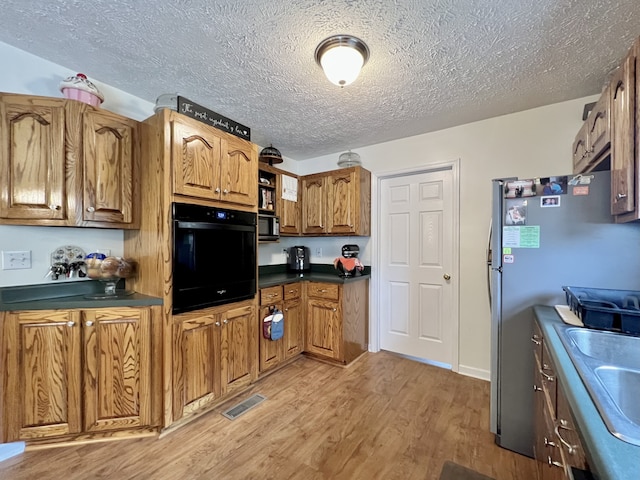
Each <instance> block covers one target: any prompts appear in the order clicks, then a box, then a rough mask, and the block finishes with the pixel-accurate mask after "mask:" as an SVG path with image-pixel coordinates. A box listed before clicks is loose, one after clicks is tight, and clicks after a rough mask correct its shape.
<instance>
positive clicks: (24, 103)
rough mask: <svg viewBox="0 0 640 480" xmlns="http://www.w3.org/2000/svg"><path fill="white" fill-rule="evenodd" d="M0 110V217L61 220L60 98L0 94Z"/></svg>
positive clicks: (64, 211) (63, 157)
mask: <svg viewBox="0 0 640 480" xmlns="http://www.w3.org/2000/svg"><path fill="white" fill-rule="evenodd" d="M0 116H1V118H0V122H1V124H0V149H1V150H0V183H1V184H2V185H3V188H2V189H1V190H0V218H3V219H15V220H57V221H58V222H54V224H57V225H64V224H65V222H66V220H67V206H66V191H65V161H66V154H65V109H64V100H61V99H47V98H43V97H31V96H27V95H0Z"/></svg>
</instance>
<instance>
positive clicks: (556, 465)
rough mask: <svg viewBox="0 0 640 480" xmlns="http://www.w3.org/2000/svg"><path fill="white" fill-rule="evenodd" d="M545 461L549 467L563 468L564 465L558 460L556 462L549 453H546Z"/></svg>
mask: <svg viewBox="0 0 640 480" xmlns="http://www.w3.org/2000/svg"><path fill="white" fill-rule="evenodd" d="M547 463H548V464H549V466H550V467H559V468H564V465H563V464H562V463H560V462H556V461H555V460H554V459H553V458H551V455H547Z"/></svg>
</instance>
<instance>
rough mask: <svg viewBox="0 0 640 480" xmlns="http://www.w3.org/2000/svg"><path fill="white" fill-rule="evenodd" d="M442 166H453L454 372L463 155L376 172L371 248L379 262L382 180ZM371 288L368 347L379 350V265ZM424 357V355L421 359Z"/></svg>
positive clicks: (457, 363)
mask: <svg viewBox="0 0 640 480" xmlns="http://www.w3.org/2000/svg"><path fill="white" fill-rule="evenodd" d="M442 170H450V171H451V180H452V182H451V188H452V192H451V193H452V217H453V232H452V236H453V258H452V263H453V265H452V266H451V276H452V279H451V280H452V281H451V287H452V288H453V292H452V305H451V316H452V319H453V325H452V338H453V339H454V341H453V346H452V348H453V351H452V358H453V361H452V363H451V370H452V371H454V372H458V371H459V366H460V358H459V356H460V352H459V347H460V334H459V332H460V300H459V298H460V296H459V294H460V159H459V158H456V159H454V160H451V161H448V162H439V163H431V164H428V165H424V166H420V167H413V168H409V169H402V170H392V171H385V172H380V173H378V174H376V175H375V176H376V181H375V182H372V185H371V187H372V192H371V200H372V205H371V211H372V213H373V215H372V218H371V231H372V232H374V233H375V235H373V236H372V237H371V251H372V253H373V260H374V262H373V265H380V262H381V256H382V252H381V251H380V248H381V247H380V245H381V242H380V239H381V238H382V237H381V235H382V232H381V225H380V224H381V222H380V218H381V214H382V208H381V198H380V197H381V194H382V181H383V180H388V179H390V178H395V177H402V176H406V175H419V174H422V173H430V172H436V171H442ZM371 283H372V285H371V292H372V293H373V295H372V296H371V299H370V302H369V311H370V313H371V315H370V318H369V351H370V352H379V351H380V311H381V308H380V302H381V299H382V298H383V296H382V292H381V281H380V269H379V268H373V271H372V274H371ZM419 360H423V359H419ZM433 363H434V364H436V365H441V364H439V363H436V362H433Z"/></svg>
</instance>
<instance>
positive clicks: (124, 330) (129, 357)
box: [83, 308, 152, 432]
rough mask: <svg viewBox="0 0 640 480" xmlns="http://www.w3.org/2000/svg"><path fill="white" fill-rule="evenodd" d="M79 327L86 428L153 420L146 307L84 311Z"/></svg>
mask: <svg viewBox="0 0 640 480" xmlns="http://www.w3.org/2000/svg"><path fill="white" fill-rule="evenodd" d="M83 329H84V393H85V403H84V406H85V408H84V417H85V421H84V424H85V430H86V431H89V432H95V431H103V430H113V429H120V428H127V427H140V426H145V425H151V424H152V419H151V399H152V392H151V319H150V311H149V309H138V308H109V309H104V310H88V311H85V312H83Z"/></svg>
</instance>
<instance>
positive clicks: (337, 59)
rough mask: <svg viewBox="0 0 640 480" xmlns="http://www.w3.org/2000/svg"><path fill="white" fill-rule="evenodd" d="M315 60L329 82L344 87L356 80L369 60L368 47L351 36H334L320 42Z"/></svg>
mask: <svg viewBox="0 0 640 480" xmlns="http://www.w3.org/2000/svg"><path fill="white" fill-rule="evenodd" d="M315 58H316V62H317V63H318V65H320V66H321V67H322V69H323V70H324V74H325V75H326V76H327V78H328V79H329V81H330V82H331V83H335V84H336V85H338V86H340V87H344V86H345V85H349V84H350V83H352V82H353V81H354V80H355V79H356V78H358V75H359V74H360V69H361V68H362V67H363V66H364V64H365V63H367V60H369V47H367V44H366V43H364V42H363V41H362V40H360V39H359V38H356V37H353V36H351V35H334V36H333V37H329V38H325V39H324V40H323V41H322V42H320V45H318V46H317V47H316V53H315Z"/></svg>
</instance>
